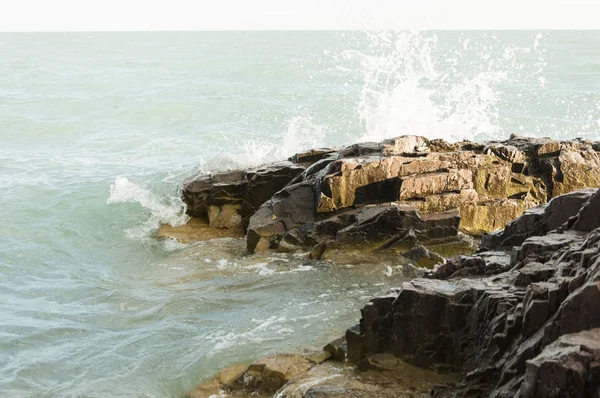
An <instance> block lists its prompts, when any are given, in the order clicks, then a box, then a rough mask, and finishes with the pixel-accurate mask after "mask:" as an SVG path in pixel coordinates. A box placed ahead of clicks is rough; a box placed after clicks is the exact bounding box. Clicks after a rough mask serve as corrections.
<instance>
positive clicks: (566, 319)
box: [159, 136, 600, 398]
mask: <svg viewBox="0 0 600 398" xmlns="http://www.w3.org/2000/svg"><path fill="white" fill-rule="evenodd" d="M598 151H600V143H598V142H589V141H582V140H574V141H557V140H552V139H532V138H524V137H518V136H512V137H511V138H510V139H509V140H507V141H504V142H489V143H486V144H479V143H473V142H460V143H448V142H445V141H443V140H427V139H425V138H423V137H417V136H402V137H398V138H395V139H391V140H386V141H384V142H381V143H361V144H355V145H351V146H348V147H344V148H341V149H330V148H324V149H316V150H312V151H309V152H306V153H301V154H297V155H295V156H294V157H292V158H291V159H289V160H288V161H286V162H279V163H274V164H271V165H268V166H266V167H261V168H257V169H253V170H239V171H231V172H225V173H219V174H215V175H205V176H200V177H198V178H196V179H194V180H192V181H190V182H188V183H186V185H185V186H184V187H183V189H182V196H183V199H184V201H185V203H186V204H187V211H188V214H189V215H190V216H192V217H193V221H192V223H191V224H189V225H188V226H186V227H184V229H183V232H182V230H181V229H180V230H177V229H172V228H171V229H169V228H167V227H165V228H163V229H161V231H160V232H159V235H160V236H175V237H178V238H179V239H181V240H184V241H186V240H191V239H193V238H196V239H209V238H211V237H218V236H222V235H223V234H226V235H227V234H228V235H232V236H245V238H246V242H247V249H248V252H250V253H253V252H257V251H268V250H275V251H285V252H299V253H303V252H306V253H307V257H309V258H311V259H331V260H333V261H335V258H336V256H339V255H341V254H343V253H344V252H347V251H353V252H358V253H361V255H363V256H365V257H368V256H383V255H385V256H390V255H391V256H395V257H396V258H397V262H398V264H414V265H416V266H422V267H429V268H431V271H429V272H428V273H427V277H426V278H417V279H414V280H412V281H410V282H407V283H405V284H404V285H403V286H399V287H391V293H390V294H389V295H388V296H385V297H377V298H374V299H373V300H371V302H370V303H368V304H367V305H366V306H365V307H364V308H363V310H362V318H361V319H360V323H359V325H357V326H356V327H354V328H351V329H349V330H348V331H347V332H346V334H345V336H343V337H342V338H340V339H338V340H336V341H334V342H332V343H331V344H329V345H327V346H326V347H325V350H324V351H317V352H304V353H293V354H279V355H274V356H271V357H267V358H263V359H261V360H259V361H257V362H255V363H253V364H250V365H239V366H235V367H232V368H230V369H226V370H225V371H223V372H222V373H220V374H219V375H217V376H216V377H215V378H214V379H212V380H210V381H207V382H206V383H204V384H202V385H200V386H198V388H197V389H195V390H193V391H191V392H190V393H189V396H191V397H195V398H200V397H209V396H223V397H224V396H277V397H342V396H344V397H388V396H389V397H400V396H423V395H425V396H428V395H433V396H437V397H450V396H496V397H508V396H515V395H517V396H522V397H564V396H569V397H570V396H573V397H575V396H581V397H587V396H600V329H596V328H600V282H599V281H600V256H599V255H600V243H599V242H600V192H597V191H596V189H594V188H596V187H600V156H599V154H598ZM550 199H552V200H550ZM548 200H550V202H548ZM190 225H192V226H194V227H190ZM185 228H187V229H185ZM198 230H200V231H201V232H194V231H198ZM194 234H195V235H194ZM479 240H481V241H480V243H479ZM433 267H435V268H433Z"/></svg>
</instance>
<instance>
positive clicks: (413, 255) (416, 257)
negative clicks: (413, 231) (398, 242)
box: [402, 245, 445, 268]
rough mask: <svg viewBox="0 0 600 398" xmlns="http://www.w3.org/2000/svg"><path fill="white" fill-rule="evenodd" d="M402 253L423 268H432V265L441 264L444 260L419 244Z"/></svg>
mask: <svg viewBox="0 0 600 398" xmlns="http://www.w3.org/2000/svg"><path fill="white" fill-rule="evenodd" d="M402 255H403V256H404V257H406V258H408V259H409V260H412V261H414V262H415V264H416V265H418V266H419V267H425V268H433V266H434V265H436V264H442V263H444V262H445V260H444V258H443V257H442V256H440V255H439V254H437V253H434V252H432V251H430V250H428V249H427V248H425V247H423V246H421V245H417V246H415V247H413V248H412V249H410V250H409V251H406V252H404V253H402Z"/></svg>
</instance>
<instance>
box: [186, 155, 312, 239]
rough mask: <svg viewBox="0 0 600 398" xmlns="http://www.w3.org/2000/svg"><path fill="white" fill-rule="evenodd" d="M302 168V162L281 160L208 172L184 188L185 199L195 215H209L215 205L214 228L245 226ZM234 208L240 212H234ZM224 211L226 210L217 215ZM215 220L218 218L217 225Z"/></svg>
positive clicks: (200, 216) (189, 211)
mask: <svg viewBox="0 0 600 398" xmlns="http://www.w3.org/2000/svg"><path fill="white" fill-rule="evenodd" d="M302 171H304V167H303V166H301V165H298V164H294V163H292V162H279V163H274V164H272V165H269V166H266V167H260V168H255V169H250V170H247V171H242V170H236V171H230V172H223V173H217V174H213V175H205V176H201V177H198V178H196V179H194V180H192V181H190V182H188V183H186V184H185V185H184V187H183V189H182V198H183V201H184V203H185V204H186V206H187V213H188V214H189V215H191V216H194V217H199V218H209V216H210V212H211V207H213V206H214V208H213V210H212V213H213V217H212V218H211V226H213V227H216V228H220V227H227V226H228V225H232V224H233V225H236V224H240V223H241V224H243V226H245V224H247V219H248V218H249V217H250V216H251V215H252V214H253V213H254V212H255V211H256V210H257V209H258V208H259V207H260V206H261V205H262V204H263V203H264V202H266V201H267V200H268V199H270V198H271V196H273V195H274V194H275V193H276V192H277V191H279V190H280V189H282V188H283V187H284V186H285V185H287V184H288V183H289V182H290V181H291V180H292V179H293V178H294V177H296V176H297V175H299V174H300V173H301V172H302ZM224 209H226V210H224ZM232 209H235V210H236V211H235V212H233V211H231V210H232ZM223 211H225V213H224V214H222V215H221V217H217V215H218V214H221V213H223ZM226 215H230V216H231V217H232V218H233V219H229V218H228V217H226ZM239 219H241V222H240V221H239ZM212 220H215V225H213V224H212ZM244 220H246V221H244Z"/></svg>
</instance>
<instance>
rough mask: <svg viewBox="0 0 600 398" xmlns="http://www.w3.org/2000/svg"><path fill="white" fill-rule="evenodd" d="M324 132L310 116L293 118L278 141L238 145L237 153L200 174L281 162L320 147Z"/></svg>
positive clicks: (221, 158)
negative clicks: (304, 151) (276, 161)
mask: <svg viewBox="0 0 600 398" xmlns="http://www.w3.org/2000/svg"><path fill="white" fill-rule="evenodd" d="M327 133H328V128H327V127H326V126H324V125H321V124H318V123H316V122H314V121H313V119H312V118H311V117H309V116H303V115H299V116H295V117H293V118H292V119H291V120H290V122H289V124H288V126H287V129H286V130H285V131H284V132H283V134H282V135H281V136H280V138H279V139H277V137H271V139H270V140H268V141H264V140H256V139H251V140H245V141H243V142H241V143H240V151H239V152H236V153H228V154H223V155H220V156H217V157H215V158H213V159H211V160H209V161H208V162H207V163H206V164H205V165H204V167H203V170H202V171H203V172H206V171H223V170H235V169H240V168H251V167H257V166H261V165H264V164H267V163H271V162H273V161H275V160H283V159H286V158H288V157H290V156H292V155H294V154H296V153H298V152H301V151H302V150H306V149H312V148H317V147H319V146H321V145H322V144H323V142H324V139H325V137H326V135H327Z"/></svg>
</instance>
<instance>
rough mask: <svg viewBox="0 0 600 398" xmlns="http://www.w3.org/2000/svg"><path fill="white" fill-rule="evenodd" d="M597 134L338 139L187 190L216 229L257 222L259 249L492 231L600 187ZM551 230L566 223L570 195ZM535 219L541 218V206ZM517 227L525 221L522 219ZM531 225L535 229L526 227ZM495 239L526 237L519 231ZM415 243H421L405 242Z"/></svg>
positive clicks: (252, 238) (253, 239)
mask: <svg viewBox="0 0 600 398" xmlns="http://www.w3.org/2000/svg"><path fill="white" fill-rule="evenodd" d="M595 148H596V147H595V146H594V143H592V142H584V141H558V140H551V139H533V138H524V137H519V136H512V137H511V138H510V139H509V140H507V141H503V142H490V143H486V144H477V143H472V142H466V141H465V142H459V143H448V142H446V141H443V140H428V139H426V138H424V137H419V136H401V137H397V138H394V139H390V140H385V141H383V142H379V143H360V144H354V145H351V146H348V147H343V148H341V149H338V150H334V149H328V148H325V149H315V150H311V151H309V152H305V153H299V154H296V155H295V156H293V157H292V158H290V159H289V160H288V161H286V162H279V163H274V164H272V165H269V166H267V167H263V168H258V169H252V170H247V171H230V172H226V173H217V174H213V175H207V176H201V177H199V178H196V179H194V180H192V181H190V182H188V183H187V184H186V185H185V186H184V187H183V191H182V195H183V199H184V201H185V203H186V205H187V212H188V214H189V215H191V216H193V217H202V218H206V219H207V220H208V222H209V224H210V226H211V227H212V228H221V229H230V230H234V229H239V230H241V231H243V232H247V247H248V251H249V252H254V251H262V250H280V251H294V250H300V249H301V250H311V251H313V252H315V253H317V254H318V253H320V254H321V255H322V254H323V253H324V252H326V251H327V250H328V247H338V248H339V247H341V246H343V245H347V244H350V243H352V244H354V245H358V244H362V245H363V247H364V248H365V250H367V251H368V250H371V249H376V250H382V248H385V249H392V250H396V251H399V249H398V246H397V244H398V243H400V247H401V248H402V249H403V250H408V249H410V247H411V245H414V244H418V243H420V244H422V245H425V246H427V245H429V246H430V244H429V243H428V242H430V241H431V240H445V241H449V240H453V239H454V240H456V239H457V237H458V236H459V232H462V233H466V234H470V235H481V234H484V233H489V232H492V231H494V230H497V229H500V228H503V227H504V226H505V224H506V223H507V222H509V221H510V220H512V219H514V218H516V217H518V216H520V215H522V214H523V213H524V212H526V211H528V210H530V209H532V208H533V207H535V206H537V205H539V204H542V203H545V202H546V201H547V200H548V199H550V198H553V197H555V196H558V195H560V194H564V193H567V192H570V191H573V190H577V189H580V188H586V187H597V186H600V156H599V155H598V153H597V152H596V149H595ZM561 200H562V202H561V203H558V202H556V201H555V202H553V203H554V204H553V205H552V206H553V209H554V213H553V214H554V216H553V217H551V218H550V219H548V220H545V221H543V222H547V224H548V225H547V226H541V225H540V226H539V227H540V232H531V233H534V234H541V233H542V232H541V231H544V230H546V229H547V228H550V229H552V228H553V227H554V226H555V224H557V223H560V222H561V221H562V219H561V212H560V211H558V209H561V208H562V206H574V207H577V206H578V204H579V203H580V202H581V200H583V196H582V197H577V196H569V197H566V198H565V199H561ZM530 219H531V220H530V222H536V221H535V220H534V219H535V215H534V214H533V213H531V214H530ZM516 227H518V226H515V228H516ZM524 228H526V229H527V231H530V229H529V228H528V227H527V226H524ZM507 231H508V232H506V235H507V236H511V237H514V239H516V241H515V242H510V241H506V238H503V237H502V236H495V237H494V238H490V239H491V240H493V244H496V240H498V239H500V240H502V239H504V240H503V242H501V243H502V244H503V245H504V246H507V245H515V244H518V240H519V239H521V238H518V237H517V236H518V234H514V233H513V232H512V231H509V230H507ZM407 242H410V243H411V245H409V246H408V247H404V246H403V245H405V244H406V243H407Z"/></svg>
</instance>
